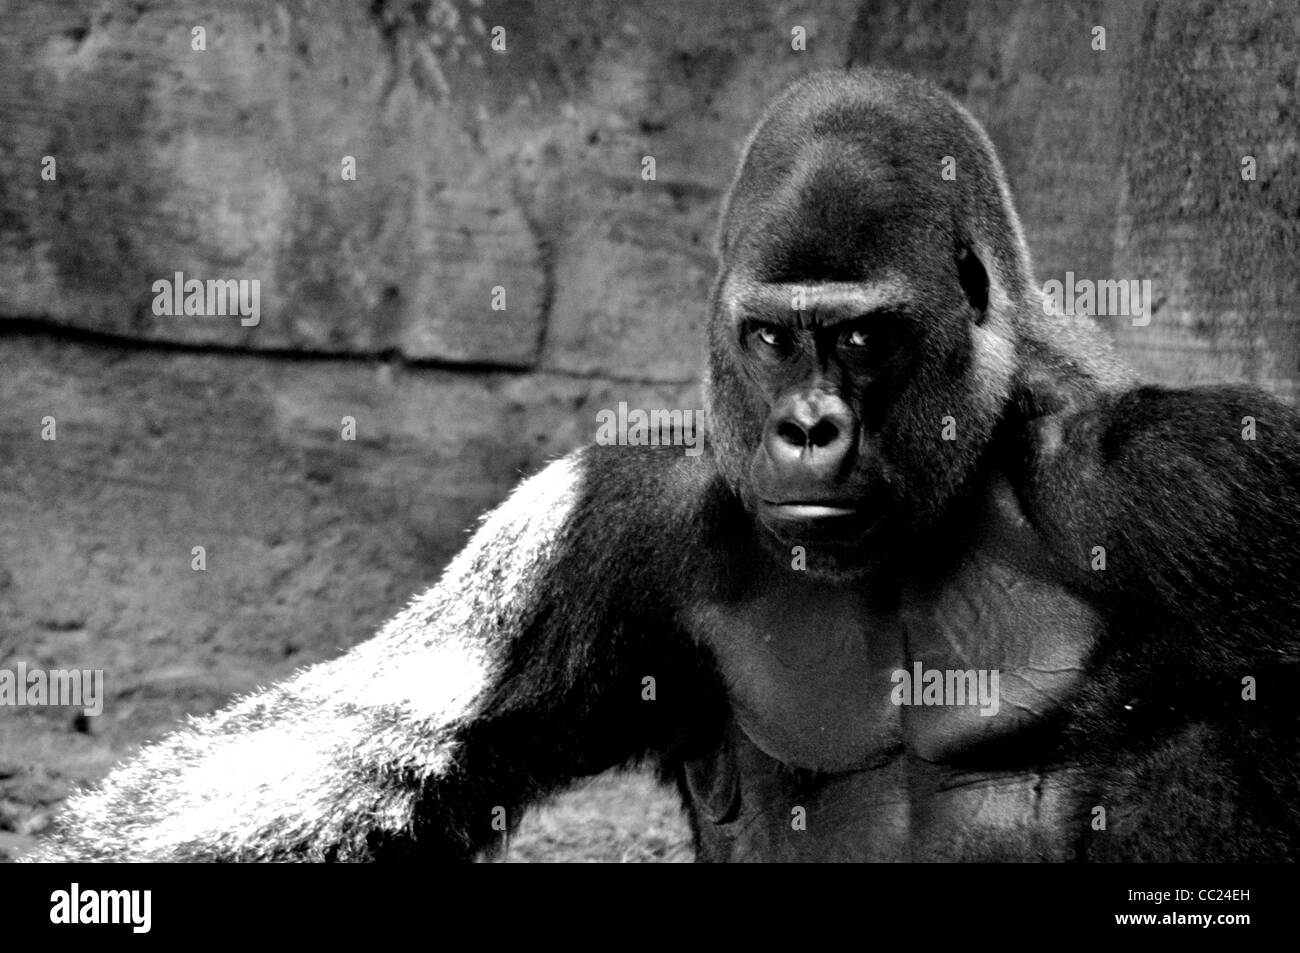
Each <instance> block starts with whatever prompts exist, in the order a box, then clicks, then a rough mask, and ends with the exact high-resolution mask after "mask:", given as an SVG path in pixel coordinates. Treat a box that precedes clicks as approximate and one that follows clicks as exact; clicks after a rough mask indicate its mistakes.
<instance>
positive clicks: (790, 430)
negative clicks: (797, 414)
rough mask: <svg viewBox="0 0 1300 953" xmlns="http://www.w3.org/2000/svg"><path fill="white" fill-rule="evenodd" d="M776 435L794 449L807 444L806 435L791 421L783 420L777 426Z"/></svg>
mask: <svg viewBox="0 0 1300 953" xmlns="http://www.w3.org/2000/svg"><path fill="white" fill-rule="evenodd" d="M776 435H777V436H778V437H780V438H781V439H782V440H784V441H785V442H786V443H788V444H791V445H793V446H796V447H803V446H805V445H807V443H808V435H807V434H806V433H804V429H803V428H802V427H800V426H799V425H798V424H797V423H795V422H794V421H793V420H783V421H781V423H779V424H777V426H776Z"/></svg>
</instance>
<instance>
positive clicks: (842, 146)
mask: <svg viewBox="0 0 1300 953" xmlns="http://www.w3.org/2000/svg"><path fill="white" fill-rule="evenodd" d="M947 157H951V158H952V160H953V162H954V163H955V171H956V173H957V174H956V177H955V178H951V177H950V178H949V179H944V178H943V175H942V173H943V170H944V168H945V159H946V158H947ZM1002 182H1003V180H1002V175H1001V170H1000V167H999V166H998V163H997V160H996V157H995V156H994V155H993V152H992V147H991V146H990V145H989V144H988V142H987V139H986V137H985V136H984V134H983V132H982V130H981V129H980V128H979V126H978V124H977V123H976V122H975V121H974V120H973V119H972V118H971V117H970V116H969V115H968V114H967V113H966V112H965V111H964V110H963V109H962V108H961V107H960V106H959V105H958V104H957V103H956V102H955V101H953V100H952V99H951V98H949V97H948V96H947V95H946V94H945V93H943V92H942V91H941V90H939V89H937V88H935V87H933V86H931V85H930V84H928V83H925V82H921V81H918V80H916V79H914V78H912V77H907V76H901V75H896V74H891V73H887V72H879V71H874V70H871V71H852V72H836V73H821V74H815V75H813V76H811V77H808V78H806V79H804V80H801V81H800V82H798V83H795V84H794V85H793V86H792V87H790V89H788V90H787V91H786V92H785V93H784V94H783V95H782V96H781V97H779V98H778V99H777V101H776V102H775V103H774V105H773V106H772V108H771V109H770V110H769V112H768V113H767V115H766V116H765V117H764V118H763V119H762V121H761V122H760V123H759V125H758V127H757V128H756V129H755V131H754V134H753V136H752V137H751V139H750V142H749V145H748V147H747V149H746V151H745V155H744V158H743V160H742V163H741V168H740V170H739V172H738V174H737V176H736V179H735V182H734V183H733V186H732V190H731V194H730V199H729V202H728V204H727V207H726V208H725V209H724V211H723V218H722V227H721V230H720V234H719V238H720V243H719V254H720V256H721V257H722V258H723V259H724V261H726V262H728V263H731V264H734V263H736V262H738V261H739V262H744V263H745V264H746V266H747V267H749V268H750V269H751V270H753V272H754V273H755V276H756V277H759V278H760V279H765V280H770V281H778V282H779V281H797V280H843V281H852V280H859V279H863V278H868V277H870V276H871V274H872V273H874V272H875V271H876V270H877V269H878V268H879V267H880V266H881V265H882V264H885V263H896V262H897V261H898V260H899V259H900V258H901V259H902V260H904V261H906V262H908V263H909V270H911V271H913V273H914V274H915V273H916V272H917V271H921V272H927V271H928V272H930V274H916V277H917V278H919V279H921V280H922V282H924V281H925V280H926V279H929V278H933V277H935V276H936V275H937V274H938V273H939V272H940V271H941V270H944V269H946V268H948V266H949V265H950V263H951V260H952V255H953V254H954V252H955V250H956V246H957V244H958V243H959V242H963V243H966V242H971V241H973V240H982V241H983V243H984V244H986V245H988V246H990V247H991V249H992V252H993V255H994V257H995V258H996V259H997V261H996V264H997V265H999V266H1000V269H999V270H1001V271H1003V272H1005V273H1006V275H1007V277H1009V278H1013V279H1018V278H1019V277H1020V275H1019V272H1020V271H1022V270H1023V263H1022V262H1021V261H1020V260H1019V258H1018V257H1017V256H1016V255H1015V254H1013V253H1011V252H1007V251H1005V250H1004V249H1002V248H1001V247H1000V245H1001V242H1000V241H999V240H998V239H997V237H996V236H998V235H1000V234H1002V233H1004V232H1005V233H1012V232H1016V231H1017V229H1018V223H1015V222H1014V212H1013V211H1011V210H1010V208H1009V204H1008V203H1009V198H1008V197H1007V196H1006V195H1004V194H1002V193H1003V188H1002ZM962 223H965V225H962Z"/></svg>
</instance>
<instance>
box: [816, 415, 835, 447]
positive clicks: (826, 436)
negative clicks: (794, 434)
mask: <svg viewBox="0 0 1300 953" xmlns="http://www.w3.org/2000/svg"><path fill="white" fill-rule="evenodd" d="M839 435H840V428H839V427H838V426H837V425H836V424H835V422H834V421H832V420H829V419H826V418H823V419H821V420H819V421H817V423H815V424H813V428H812V430H811V431H809V433H808V443H809V444H810V445H811V446H814V447H828V446H830V445H831V444H832V443H834V442H835V438H837V437H838V436H839Z"/></svg>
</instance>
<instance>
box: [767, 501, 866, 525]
mask: <svg viewBox="0 0 1300 953" xmlns="http://www.w3.org/2000/svg"><path fill="white" fill-rule="evenodd" d="M762 506H763V510H764V511H765V514H766V515H767V516H768V517H771V518H774V519H778V520H782V521H791V520H794V521H800V522H802V521H808V520H823V519H833V518H835V517H844V516H856V515H857V514H858V513H859V512H860V511H859V510H858V508H857V507H853V506H840V505H838V504H835V503H808V502H802V501H799V502H794V501H791V502H787V503H773V502H771V501H770V500H763V501H762Z"/></svg>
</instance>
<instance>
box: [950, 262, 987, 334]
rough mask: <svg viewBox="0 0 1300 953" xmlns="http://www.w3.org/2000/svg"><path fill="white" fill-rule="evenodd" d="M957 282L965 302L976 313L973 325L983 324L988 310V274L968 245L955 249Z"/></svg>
mask: <svg viewBox="0 0 1300 953" xmlns="http://www.w3.org/2000/svg"><path fill="white" fill-rule="evenodd" d="M957 280H958V281H959V282H961V290H962V291H963V292H965V294H966V300H967V301H969V302H970V306H971V307H972V308H974V309H975V311H976V312H977V314H976V317H975V323H976V324H983V323H984V318H985V317H986V316H987V315H988V308H989V273H988V272H987V271H985V270H984V263H983V262H982V261H980V260H979V257H978V256H977V255H976V254H975V252H974V250H973V249H972V248H971V247H970V246H969V245H965V244H963V245H961V246H960V247H959V248H958V249H957Z"/></svg>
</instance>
